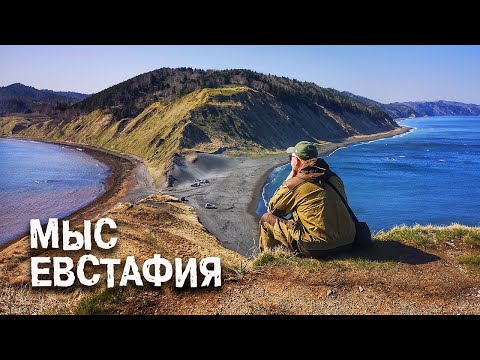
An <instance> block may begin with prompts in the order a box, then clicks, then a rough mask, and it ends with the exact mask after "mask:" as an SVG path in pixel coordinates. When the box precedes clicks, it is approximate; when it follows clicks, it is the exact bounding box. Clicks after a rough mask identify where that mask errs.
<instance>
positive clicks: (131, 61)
mask: <svg viewBox="0 0 480 360" xmlns="http://www.w3.org/2000/svg"><path fill="white" fill-rule="evenodd" d="M479 65H480V46H475V45H468V46H457V45H454V46H430V45H416V46H400V45H389V46H379V45H377V46H370V45H369V46H360V45H358V46H348V45H341V46H340V45H339V46H323V45H312V46H284V45H269V46H263V45H255V46H239V45H231V46H230V45H229V46H223V45H222V46H221V45H216V46H201V45H195V46H157V45H152V46H144V45H141V46H140V45H138V46H137V45H131V46H109V45H95V46H86V45H73V46H47V45H36V46H27V45H22V46H0V86H6V85H10V84H12V83H17V82H19V83H22V84H25V85H29V86H33V87H36V88H38V89H51V90H57V91H60V90H61V91H76V92H82V93H88V94H90V93H96V92H99V91H101V90H103V89H105V88H107V87H109V86H112V85H115V84H117V83H119V82H122V81H124V80H127V79H129V78H131V77H134V76H136V75H139V74H142V73H145V72H148V71H151V70H155V69H158V68H161V67H192V68H201V69H217V70H219V69H234V68H243V69H251V70H255V71H258V72H262V73H267V74H272V75H279V76H286V77H289V78H294V79H297V80H301V81H309V82H314V83H316V84H318V85H319V86H322V87H330V88H334V89H337V90H340V91H344V90H345V91H350V92H352V93H354V94H358V95H361V96H365V97H367V98H370V99H373V100H377V101H380V102H382V103H390V102H396V101H398V102H402V101H434V100H451V101H460V102H465V103H476V104H480V66H479Z"/></svg>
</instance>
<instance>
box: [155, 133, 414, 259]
mask: <svg viewBox="0 0 480 360" xmlns="http://www.w3.org/2000/svg"><path fill="white" fill-rule="evenodd" d="M410 130H412V128H410V127H407V126H401V127H400V128H397V129H394V130H392V131H388V132H383V133H377V134H372V135H362V136H353V137H349V138H346V139H342V140H339V141H338V142H329V143H324V144H321V145H320V146H319V154H320V156H325V155H326V154H328V153H330V152H332V151H335V150H336V149H338V148H341V147H345V146H348V145H350V144H354V143H359V142H366V141H373V140H378V139H383V138H388V137H392V136H397V135H401V134H405V133H407V132H409V131H410ZM291 145H294V144H291ZM286 163H288V157H287V154H286V153H285V152H283V151H282V152H279V153H278V154H275V155H267V156H263V157H258V158H252V157H248V156H238V157H232V156H226V155H221V154H215V155H214V154H203V153H200V154H196V158H195V161H191V162H189V161H185V162H183V163H177V164H176V165H175V167H174V169H173V171H172V176H173V177H174V178H175V183H174V186H173V187H172V188H167V189H165V190H164V191H165V192H166V193H167V194H169V195H172V196H175V197H178V198H179V199H180V198H184V199H185V200H186V204H188V205H190V206H192V207H194V208H195V210H196V212H197V215H198V217H199V219H200V222H201V223H202V224H203V225H204V226H205V227H206V228H207V230H208V231H210V232H211V233H212V234H213V235H215V237H217V239H218V240H219V241H220V242H221V243H222V244H223V245H224V246H225V247H227V248H228V249H231V250H234V251H236V252H238V253H240V254H241V255H245V256H247V257H253V256H255V255H256V253H257V251H258V250H257V247H258V227H257V222H258V216H257V215H256V213H255V210H256V208H257V205H258V200H259V198H260V196H261V192H262V189H263V186H264V185H265V181H266V179H267V177H268V175H269V174H270V173H271V171H272V170H273V169H275V168H277V167H279V166H281V165H283V164H286ZM196 179H207V180H208V181H209V182H208V183H206V184H201V185H200V186H197V187H192V186H191V185H192V183H194V182H195V180H196ZM206 203H211V204H213V205H215V206H216V207H217V208H216V209H206V208H205V204H206Z"/></svg>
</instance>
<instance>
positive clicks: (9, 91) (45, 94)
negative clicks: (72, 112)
mask: <svg viewBox="0 0 480 360" xmlns="http://www.w3.org/2000/svg"><path fill="white" fill-rule="evenodd" d="M88 96H89V95H87V94H80V93H75V92H64V91H53V90H38V89H35V88H34V87H31V86H26V85H23V84H19V83H16V84H12V85H8V86H4V87H0V115H6V114H9V113H26V114H28V113H34V112H40V113H44V114H46V113H52V112H55V111H61V110H65V109H66V108H67V107H68V106H70V105H73V104H75V103H76V102H78V101H80V100H83V99H85V98H86V97H88Z"/></svg>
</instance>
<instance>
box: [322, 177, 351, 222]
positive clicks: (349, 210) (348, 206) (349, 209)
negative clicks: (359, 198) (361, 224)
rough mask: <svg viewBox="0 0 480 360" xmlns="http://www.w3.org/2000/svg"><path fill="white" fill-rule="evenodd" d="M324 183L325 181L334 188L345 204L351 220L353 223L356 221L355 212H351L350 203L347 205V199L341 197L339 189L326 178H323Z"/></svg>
mask: <svg viewBox="0 0 480 360" xmlns="http://www.w3.org/2000/svg"><path fill="white" fill-rule="evenodd" d="M324 182H325V183H327V184H328V185H330V187H331V188H332V189H333V190H335V192H336V193H337V194H338V196H340V199H342V201H343V203H344V204H345V206H346V208H347V210H348V212H349V213H350V216H351V217H352V219H353V221H354V222H355V223H358V219H357V217H356V216H355V213H354V212H353V210H352V208H351V207H350V205H348V203H347V200H345V198H344V197H343V195H342V194H341V193H340V191H338V189H337V188H336V187H335V186H334V185H333V184H332V183H331V182H330V181H328V180H324Z"/></svg>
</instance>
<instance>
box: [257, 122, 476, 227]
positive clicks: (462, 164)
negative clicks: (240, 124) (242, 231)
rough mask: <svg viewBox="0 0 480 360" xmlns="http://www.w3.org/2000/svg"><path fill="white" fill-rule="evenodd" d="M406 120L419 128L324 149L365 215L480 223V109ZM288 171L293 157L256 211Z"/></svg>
mask: <svg viewBox="0 0 480 360" xmlns="http://www.w3.org/2000/svg"><path fill="white" fill-rule="evenodd" d="M401 124H402V125H407V126H411V127H414V128H415V129H414V130H413V131H412V132H409V133H407V134H404V135H401V136H397V137H394V138H388V139H382V140H376V141H373V142H369V143H360V144H354V145H351V146H349V147H346V148H342V149H339V150H337V151H335V152H333V153H331V154H329V155H328V156H325V157H324V158H325V159H326V160H327V162H328V163H329V164H330V166H331V168H332V169H333V171H335V172H336V173H337V174H339V175H340V177H341V178H342V179H343V181H344V183H345V186H346V191H347V196H348V199H349V203H350V205H351V207H352V208H353V210H354V211H355V212H356V214H357V216H358V217H359V219H360V220H363V221H367V222H368V224H369V225H370V227H371V228H372V229H373V230H375V231H378V230H380V229H389V228H391V227H392V226H394V225H397V224H407V225H414V224H421V225H426V224H435V225H448V224H450V223H452V222H458V223H461V224H465V225H470V226H478V225H480V117H473V116H472V117H432V118H419V119H410V120H406V121H402V122H401ZM286 161H288V159H287V156H286ZM289 171H290V166H289V165H288V166H284V167H281V168H277V169H275V170H274V171H273V172H272V174H270V176H269V178H268V179H267V184H266V186H265V187H264V189H263V197H262V199H260V201H259V204H258V208H257V214H259V215H260V214H262V213H263V212H264V211H265V209H266V207H265V203H266V202H267V201H268V200H269V199H270V198H271V196H272V194H273V192H274V191H275V189H277V188H278V186H279V185H280V184H281V183H282V182H283V180H284V179H285V178H286V177H287V176H288V173H289Z"/></svg>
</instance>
